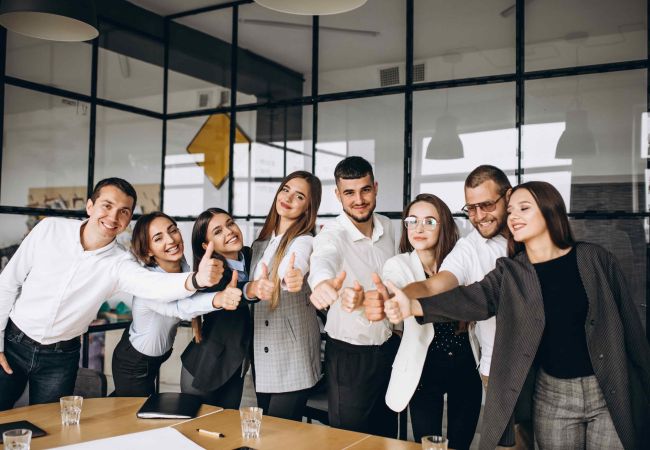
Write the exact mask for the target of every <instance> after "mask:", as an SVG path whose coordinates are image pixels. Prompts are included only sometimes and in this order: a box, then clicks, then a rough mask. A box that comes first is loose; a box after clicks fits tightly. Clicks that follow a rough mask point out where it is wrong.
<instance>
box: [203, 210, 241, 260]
mask: <svg viewBox="0 0 650 450" xmlns="http://www.w3.org/2000/svg"><path fill="white" fill-rule="evenodd" d="M210 241H212V242H213V243H214V251H215V252H217V253H220V254H221V255H223V256H224V257H225V258H228V259H237V258H238V257H239V251H240V250H241V249H242V247H243V246H244V240H243V239H242V235H241V230H240V229H239V227H238V226H237V224H236V223H235V221H234V220H233V219H232V217H230V216H229V215H228V214H215V215H213V216H212V219H210V222H209V223H208V231H207V235H206V236H205V242H204V243H203V248H204V249H205V248H207V247H208V242H210Z"/></svg>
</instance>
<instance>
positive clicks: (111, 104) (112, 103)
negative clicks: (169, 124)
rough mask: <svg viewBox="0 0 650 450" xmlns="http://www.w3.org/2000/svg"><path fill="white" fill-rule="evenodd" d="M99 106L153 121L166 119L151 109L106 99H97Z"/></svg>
mask: <svg viewBox="0 0 650 450" xmlns="http://www.w3.org/2000/svg"><path fill="white" fill-rule="evenodd" d="M97 104H98V105H100V106H105V107H108V108H113V109H117V110H120V111H125V112H129V113H132V114H138V115H140V116H146V117H151V118H152V119H163V118H164V117H165V116H164V115H163V114H162V113H159V112H156V111H151V110H150V109H144V108H138V107H137V106H131V105H126V104H124V103H120V102H115V101H113V100H106V99H104V98H97Z"/></svg>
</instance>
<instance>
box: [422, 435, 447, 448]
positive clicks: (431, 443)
mask: <svg viewBox="0 0 650 450" xmlns="http://www.w3.org/2000/svg"><path fill="white" fill-rule="evenodd" d="M448 442H449V441H448V440H447V438H446V437H444V436H423V437H422V450H447V443H448Z"/></svg>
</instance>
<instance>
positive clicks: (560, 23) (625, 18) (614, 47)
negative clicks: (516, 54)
mask: <svg viewBox="0 0 650 450" xmlns="http://www.w3.org/2000/svg"><path fill="white" fill-rule="evenodd" d="M525 14H526V33H525V40H526V43H525V54H526V61H525V66H524V67H525V68H526V70H527V71H534V70H543V69H555V68H559V67H572V66H586V65H590V64H603V63H610V62H618V61H630V60H636V59H645V58H647V56H648V55H647V51H646V46H647V23H646V16H647V2H645V1H640V0H620V1H617V2H607V1H599V2H594V1H590V0H574V1H571V2H561V3H560V2H543V1H536V2H529V3H526V7H525Z"/></svg>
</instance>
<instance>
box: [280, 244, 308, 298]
mask: <svg viewBox="0 0 650 450" xmlns="http://www.w3.org/2000/svg"><path fill="white" fill-rule="evenodd" d="M295 263H296V254H295V253H292V254H291V257H290V258H289V266H288V267H287V271H286V272H285V274H284V283H285V284H286V286H287V290H288V291H289V292H300V290H301V289H302V283H303V279H304V275H303V273H302V270H300V269H297V268H295V267H294V264H295Z"/></svg>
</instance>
